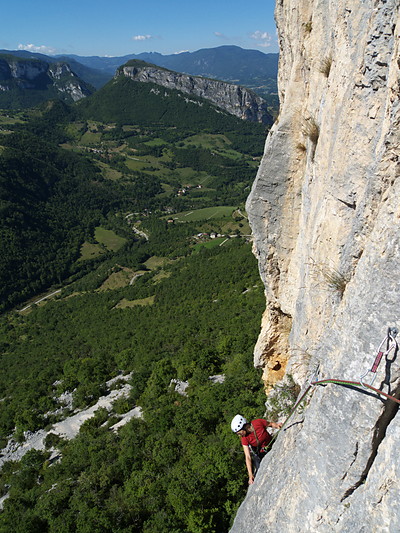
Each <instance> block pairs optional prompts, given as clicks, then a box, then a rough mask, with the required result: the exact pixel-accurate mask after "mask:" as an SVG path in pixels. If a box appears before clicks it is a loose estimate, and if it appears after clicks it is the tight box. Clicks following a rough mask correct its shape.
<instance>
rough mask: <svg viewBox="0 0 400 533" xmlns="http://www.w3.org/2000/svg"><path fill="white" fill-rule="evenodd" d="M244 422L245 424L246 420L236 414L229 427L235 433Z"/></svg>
mask: <svg viewBox="0 0 400 533" xmlns="http://www.w3.org/2000/svg"><path fill="white" fill-rule="evenodd" d="M245 424H247V420H246V419H245V418H244V417H243V416H242V415H236V416H235V417H234V418H233V420H232V422H231V429H232V431H233V432H234V433H237V432H238V431H240V430H241V429H242V427H243V426H244V425H245Z"/></svg>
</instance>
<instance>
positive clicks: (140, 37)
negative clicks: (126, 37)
mask: <svg viewBox="0 0 400 533" xmlns="http://www.w3.org/2000/svg"><path fill="white" fill-rule="evenodd" d="M152 38H153V36H152V35H134V36H133V37H132V41H147V40H148V39H152Z"/></svg>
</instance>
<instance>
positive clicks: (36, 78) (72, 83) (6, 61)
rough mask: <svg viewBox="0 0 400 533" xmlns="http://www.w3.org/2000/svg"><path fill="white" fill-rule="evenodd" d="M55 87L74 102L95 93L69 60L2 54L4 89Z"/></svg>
mask: <svg viewBox="0 0 400 533" xmlns="http://www.w3.org/2000/svg"><path fill="white" fill-rule="evenodd" d="M53 88H54V89H56V91H58V92H60V93H63V94H64V95H66V97H67V99H71V100H72V101H74V102H76V101H77V100H80V99H81V98H84V97H85V96H88V95H89V94H91V93H92V90H91V89H90V88H89V87H88V86H87V84H85V82H83V81H82V80H81V79H79V78H78V77H77V76H76V75H75V74H74V72H73V71H72V70H71V68H70V67H69V65H67V63H62V62H60V63H52V64H49V63H47V62H45V61H41V60H38V59H21V58H18V57H15V56H11V55H0V91H12V90H37V91H49V90H51V89H53ZM51 96H52V95H51ZM51 96H50V95H49V98H50V97H51Z"/></svg>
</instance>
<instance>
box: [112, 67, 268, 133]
mask: <svg viewBox="0 0 400 533" xmlns="http://www.w3.org/2000/svg"><path fill="white" fill-rule="evenodd" d="M121 75H123V76H126V77H128V78H131V79H133V80H134V81H138V82H141V83H155V84H156V85H161V86H163V87H167V88H168V89H176V90H178V91H182V92H184V93H186V94H191V95H195V96H199V97H200V98H205V99H206V100H209V101H210V102H212V103H213V104H215V105H216V106H218V107H220V108H221V109H224V110H225V111H227V112H228V113H230V114H232V115H235V116H236V117H238V118H241V119H243V120H249V121H250V122H261V123H262V124H266V125H271V124H272V120H273V119H272V116H271V115H270V113H269V112H268V110H267V103H266V101H265V100H263V98H261V97H260V96H258V95H256V94H255V93H254V92H253V91H251V90H250V89H246V88H245V87H240V86H239V85H233V84H231V83H226V82H224V81H218V80H213V79H210V78H202V77H200V76H191V75H189V74H182V73H180V72H175V71H173V70H168V69H165V68H162V67H157V66H156V65H151V64H150V63H145V62H144V61H139V60H132V61H128V63H126V64H125V65H122V67H119V69H118V70H117V73H116V76H121Z"/></svg>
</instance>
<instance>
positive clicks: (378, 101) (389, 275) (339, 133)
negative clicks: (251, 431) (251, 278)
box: [232, 0, 400, 533]
mask: <svg viewBox="0 0 400 533" xmlns="http://www.w3.org/2000/svg"><path fill="white" fill-rule="evenodd" d="M399 18H400V15H399V2H398V0H380V1H376V0H365V1H363V2H358V1H357V2H356V1H354V0H346V1H345V0H310V1H307V2H305V1H303V0H277V5H276V19H277V23H278V28H279V39H280V45H281V56H280V67H279V90H280V99H281V111H280V116H279V119H278V121H277V122H276V124H275V125H274V126H273V127H272V129H271V131H270V134H269V136H268V138H267V142H266V147H265V153H264V157H263V160H262V163H261V166H260V169H259V172H258V174H257V178H256V180H255V183H254V185H253V189H252V192H251V194H250V197H249V199H248V202H247V210H248V213H249V217H250V222H251V225H252V229H253V233H254V251H255V254H256V255H257V257H258V261H259V268H260V273H261V277H262V279H263V281H264V283H265V288H266V299H267V308H266V311H265V314H264V317H263V321H262V331H261V334H260V337H259V339H258V342H257V346H256V350H255V364H256V365H258V366H262V367H263V368H264V379H265V382H266V384H267V387H268V388H271V387H272V386H273V385H274V383H276V382H277V381H278V380H280V379H281V378H282V376H283V374H284V373H285V372H287V373H290V374H292V375H293V377H294V379H295V381H296V382H297V383H298V384H299V385H300V386H302V387H305V386H306V384H307V380H309V379H310V377H311V375H312V373H313V372H314V370H315V368H317V367H318V366H319V378H321V379H322V378H342V379H347V380H356V381H357V380H358V379H359V377H360V376H361V375H362V374H363V373H364V372H365V371H366V370H368V369H369V368H371V366H372V363H373V361H374V358H375V355H376V353H377V347H378V345H379V343H380V342H381V340H382V338H383V337H384V336H385V333H386V330H387V327H388V326H397V327H399V326H400V201H399V198H400V179H399V174H400V171H399V170H400V167H399V165H400V163H399V156H400V131H399V129H400V128H399V123H400V105H399V96H400V77H399V65H400V58H399V34H400V20H399ZM399 370H400V357H399V355H397V358H396V359H395V361H393V362H392V363H390V362H389V361H383V362H382V363H381V366H380V368H379V370H378V373H377V378H376V381H375V386H376V387H378V388H379V387H382V388H383V390H384V391H385V392H390V393H391V394H397V395H398V396H399V395H400V387H399V383H400V381H399V376H400V371H399ZM397 408H398V405H397V404H395V403H394V402H390V401H388V402H386V401H382V400H380V399H379V398H378V397H375V396H373V395H369V394H363V393H360V392H357V391H355V390H351V389H346V388H343V387H340V386H337V385H328V386H326V387H316V388H315V389H314V390H313V392H312V394H311V396H310V397H309V400H308V402H307V405H306V407H305V409H304V411H303V412H302V413H301V414H296V415H294V417H293V419H291V421H290V424H289V425H288V426H287V429H286V430H285V431H282V432H281V433H280V435H279V436H278V439H277V441H276V443H275V445H274V448H273V450H272V452H271V453H270V454H269V455H268V456H267V457H266V458H265V459H264V461H263V463H262V466H261V470H260V472H259V474H258V476H257V478H256V482H255V484H254V485H253V486H252V487H250V489H249V493H248V496H247V498H246V500H245V501H244V502H243V504H242V506H241V508H240V509H239V512H238V514H237V516H236V519H235V523H234V526H233V528H232V531H233V532H235V533H236V532H241V531H244V530H245V527H246V528H247V526H248V525H249V524H251V528H252V530H254V531H255V532H261V531H262V532H263V533H266V532H283V531H285V532H292V531H293V532H295V531H304V532H311V531H312V532H314V531H321V532H330V531H349V532H350V531H351V532H361V531H365V532H378V531H379V532H380V531H388V532H389V531H390V532H392V531H400V503H399V502H400V459H399V455H398V453H396V448H397V447H398V444H399V442H400V423H399V416H395V415H396V413H397ZM245 524H246V526H245Z"/></svg>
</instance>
